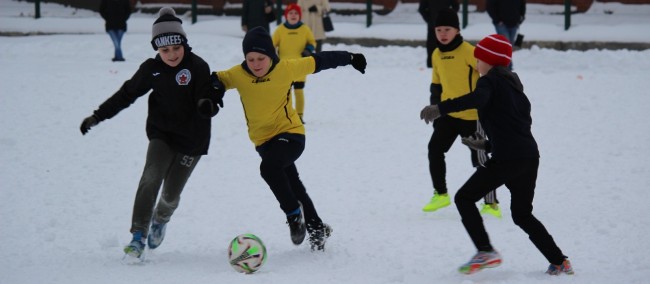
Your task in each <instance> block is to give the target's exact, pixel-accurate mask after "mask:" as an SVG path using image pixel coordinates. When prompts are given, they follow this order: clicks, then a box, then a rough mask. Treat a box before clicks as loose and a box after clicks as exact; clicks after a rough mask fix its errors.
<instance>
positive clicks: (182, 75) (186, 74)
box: [176, 69, 192, 86]
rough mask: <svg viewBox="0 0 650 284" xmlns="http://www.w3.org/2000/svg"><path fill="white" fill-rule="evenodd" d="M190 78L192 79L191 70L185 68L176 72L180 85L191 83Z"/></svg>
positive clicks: (177, 81)
mask: <svg viewBox="0 0 650 284" xmlns="http://www.w3.org/2000/svg"><path fill="white" fill-rule="evenodd" d="M190 80H192V73H190V70H187V69H183V70H181V71H178V73H176V83H178V84H179V85H181V86H186V85H187V84H189V83H190Z"/></svg>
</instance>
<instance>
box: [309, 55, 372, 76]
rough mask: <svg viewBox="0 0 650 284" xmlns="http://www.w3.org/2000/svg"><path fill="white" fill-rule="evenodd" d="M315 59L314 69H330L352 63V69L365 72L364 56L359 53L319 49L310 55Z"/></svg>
mask: <svg viewBox="0 0 650 284" xmlns="http://www.w3.org/2000/svg"><path fill="white" fill-rule="evenodd" d="M311 56H312V57H314V60H315V61H316V71H314V73H318V72H320V71H321V70H325V69H332V68H336V67H339V66H346V65H350V64H352V67H354V69H357V70H359V72H361V74H365V73H366V65H367V63H366V57H365V56H363V54H361V53H350V52H347V51H321V52H318V53H314V54H312V55H311Z"/></svg>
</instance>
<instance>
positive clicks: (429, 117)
mask: <svg viewBox="0 0 650 284" xmlns="http://www.w3.org/2000/svg"><path fill="white" fill-rule="evenodd" d="M438 117H440V109H439V108H438V105H428V106H425V107H424V108H423V109H422V111H420V119H424V122H425V123H426V124H429V122H433V121H434V120H436V118H438Z"/></svg>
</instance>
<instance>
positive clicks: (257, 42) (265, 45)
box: [242, 27, 278, 61]
mask: <svg viewBox="0 0 650 284" xmlns="http://www.w3.org/2000/svg"><path fill="white" fill-rule="evenodd" d="M242 49H243V51H244V56H246V54H248V53H249V52H252V51H255V52H259V53H262V54H264V55H266V56H268V57H271V59H272V60H273V61H277V60H278V55H277V53H275V47H274V46H273V40H272V39H271V35H269V32H267V31H266V29H265V28H263V27H255V28H253V29H252V30H250V31H248V32H247V33H246V35H245V36H244V41H242Z"/></svg>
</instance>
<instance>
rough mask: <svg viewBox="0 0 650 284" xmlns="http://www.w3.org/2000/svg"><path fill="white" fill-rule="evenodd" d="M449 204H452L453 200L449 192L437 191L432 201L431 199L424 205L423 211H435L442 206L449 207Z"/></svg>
mask: <svg viewBox="0 0 650 284" xmlns="http://www.w3.org/2000/svg"><path fill="white" fill-rule="evenodd" d="M449 204H451V201H450V200H449V194H447V193H443V194H438V193H437V192H434V193H433V197H431V201H429V203H427V205H424V208H422V211H424V212H433V211H436V210H438V209H440V208H444V207H447V206H449Z"/></svg>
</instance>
